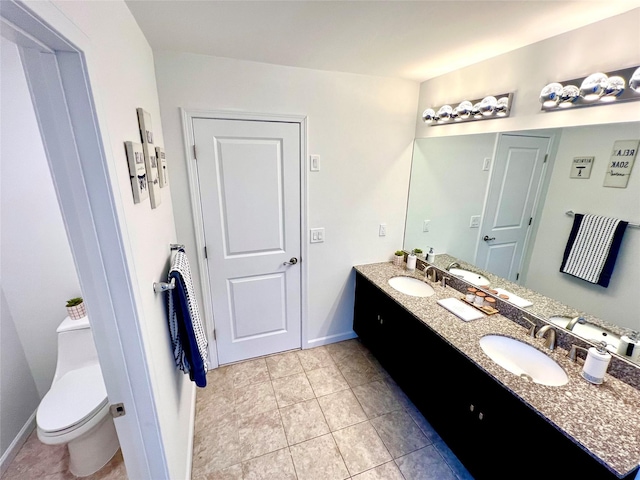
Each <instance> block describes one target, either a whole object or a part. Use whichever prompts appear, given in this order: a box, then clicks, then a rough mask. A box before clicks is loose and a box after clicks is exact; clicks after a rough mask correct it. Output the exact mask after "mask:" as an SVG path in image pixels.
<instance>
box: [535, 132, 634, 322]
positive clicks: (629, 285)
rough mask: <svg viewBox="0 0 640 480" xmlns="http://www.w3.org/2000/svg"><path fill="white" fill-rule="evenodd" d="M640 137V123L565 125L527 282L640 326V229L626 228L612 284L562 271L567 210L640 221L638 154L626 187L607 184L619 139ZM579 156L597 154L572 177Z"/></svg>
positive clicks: (608, 317)
mask: <svg viewBox="0 0 640 480" xmlns="http://www.w3.org/2000/svg"><path fill="white" fill-rule="evenodd" d="M629 139H635V140H640V123H638V122H635V123H626V124H612V125H602V126H589V127H580V128H566V129H564V130H563V133H562V138H561V140H560V145H559V148H558V153H557V155H556V163H555V167H554V169H553V173H552V176H551V182H550V184H549V191H548V193H547V197H546V203H545V207H544V210H543V212H542V217H541V221H540V226H539V229H538V235H537V237H536V242H535V248H534V251H533V254H532V257H531V263H530V266H529V273H528V277H527V287H529V288H532V289H533V290H536V291H539V292H540V293H542V294H544V295H548V296H550V297H553V298H555V299H557V300H559V301H561V302H563V303H565V304H567V305H571V306H573V307H576V308H578V309H580V310H583V311H586V312H589V313H590V314H593V315H595V316H597V317H599V318H602V319H604V320H607V321H610V322H611V323H614V324H616V325H619V326H622V327H627V328H632V329H635V330H638V331H640V315H639V314H638V312H640V297H639V296H638V279H640V261H639V259H640V230H638V229H637V228H627V231H626V232H625V235H624V238H623V242H622V245H621V248H620V254H619V255H618V260H617V262H616V266H615V269H614V271H613V276H612V279H611V283H610V284H609V287H608V288H603V287H601V286H598V285H592V284H590V283H588V282H585V281H583V280H579V279H576V278H574V277H572V276H570V275H566V274H563V273H560V272H559V269H560V264H561V263H562V255H563V253H564V249H565V246H566V241H567V239H568V237H569V232H570V231H571V226H572V224H573V219H572V218H570V217H568V216H566V215H565V214H564V212H566V211H567V210H573V211H575V212H577V213H592V214H597V215H606V216H610V217H616V218H620V219H621V220H626V221H629V222H633V223H639V222H640V171H639V170H640V169H639V168H638V165H637V164H638V162H639V160H638V158H636V165H635V167H634V170H633V171H632V173H631V177H630V178H629V184H628V186H627V188H610V187H604V186H603V181H604V176H605V172H606V171H607V167H608V165H609V156H610V155H611V150H612V148H613V143H614V142H615V141H616V140H629ZM577 156H595V157H596V158H595V161H594V165H593V167H592V171H591V177H590V178H589V179H582V180H577V179H571V178H569V171H570V167H571V162H572V160H573V158H574V157H577Z"/></svg>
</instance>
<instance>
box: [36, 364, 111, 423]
mask: <svg viewBox="0 0 640 480" xmlns="http://www.w3.org/2000/svg"><path fill="white" fill-rule="evenodd" d="M106 403H107V390H106V388H105V386H104V381H103V380H102V371H101V370H100V365H90V366H87V367H82V368H78V369H76V370H71V371H69V372H67V373H65V374H64V375H63V376H62V377H61V378H60V379H59V380H57V381H55V382H54V383H53V385H51V389H50V390H49V391H48V392H47V394H46V395H45V396H44V398H43V399H42V401H41V402H40V406H39V407H38V413H37V414H36V422H37V424H38V427H40V429H42V430H43V431H45V432H57V431H60V430H64V429H67V428H69V427H72V426H74V425H77V424H79V423H84V420H85V419H89V418H91V417H92V416H93V415H95V414H96V412H97V411H98V410H100V408H102V407H103V406H104V405H105V404H106Z"/></svg>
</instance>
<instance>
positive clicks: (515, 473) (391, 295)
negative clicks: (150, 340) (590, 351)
mask: <svg viewBox="0 0 640 480" xmlns="http://www.w3.org/2000/svg"><path fill="white" fill-rule="evenodd" d="M355 270H356V297H355V312H354V330H355V332H356V333H357V334H358V336H359V337H360V339H361V340H362V342H363V343H364V344H365V345H366V346H367V347H368V348H369V349H370V350H371V352H372V353H373V354H374V355H375V356H376V358H377V359H378V360H379V361H380V363H381V364H382V365H383V367H384V368H385V369H386V370H387V371H388V372H389V374H390V375H391V376H392V377H393V379H394V380H395V381H396V382H397V383H398V384H399V385H400V386H401V387H402V389H403V390H404V392H405V393H406V394H407V395H408V396H409V398H410V399H411V400H412V401H413V402H414V403H415V405H416V406H417V407H418V408H419V409H420V411H421V412H422V413H423V414H424V416H425V417H426V418H427V420H428V421H429V422H430V423H431V424H432V425H433V427H434V428H435V429H436V431H437V432H438V433H439V434H440V436H441V437H442V438H443V439H444V441H445V442H446V443H447V445H449V446H450V448H451V449H452V450H453V452H454V453H455V454H456V456H457V457H458V458H459V459H460V460H461V461H462V463H463V464H464V465H465V466H466V467H467V469H468V470H469V471H470V472H471V474H472V475H473V476H474V477H475V478H477V479H484V478H490V479H500V478H505V479H506V478H508V479H513V478H548V479H556V478H557V479H567V478H585V479H586V478H588V479H616V478H624V479H633V478H635V476H636V474H637V472H638V462H640V391H638V390H637V389H635V388H633V387H632V386H630V385H628V384H627V383H625V382H623V381H621V380H619V379H617V378H614V377H613V376H610V375H608V374H607V376H606V380H605V383H604V384H602V385H592V384H589V383H588V382H586V381H585V380H584V379H582V377H581V376H580V371H581V368H582V363H581V361H580V362H579V363H574V362H571V361H570V360H569V358H568V356H567V351H566V350H563V349H561V348H556V349H555V350H554V351H549V350H544V352H545V353H546V354H547V355H548V356H549V357H551V358H552V359H553V360H555V361H556V362H557V363H558V364H559V365H560V366H561V367H562V368H563V369H564V370H565V372H566V373H567V375H568V377H569V381H568V383H567V384H566V385H562V386H546V385H540V384H537V383H533V382H531V381H528V380H527V379H524V378H520V377H519V376H516V375H514V374H512V373H510V372H508V371H507V370H505V369H503V368H502V367H500V366H499V365H497V364H496V363H494V362H493V361H492V360H491V359H490V358H489V357H488V356H487V355H486V354H485V353H484V352H483V351H482V349H481V347H480V343H479V341H480V339H481V338H482V337H483V336H485V335H489V334H500V335H505V336H508V337H511V338H514V339H517V340H520V341H522V342H527V343H529V344H532V345H534V346H535V347H536V348H538V349H539V350H542V349H543V346H542V345H543V340H542V339H534V338H531V337H529V336H528V335H527V330H526V328H523V327H522V326H520V325H518V324H517V323H516V322H514V321H512V320H510V319H509V318H506V317H504V316H502V315H500V314H495V315H490V316H485V317H483V318H481V319H478V320H472V321H469V322H465V321H463V320H461V319H460V318H458V317H457V316H455V315H453V314H452V313H450V312H449V311H448V310H446V309H444V308H442V307H441V306H440V305H438V304H437V301H438V300H439V299H444V298H450V297H455V298H461V297H462V294H461V293H460V292H459V291H457V290H455V289H454V288H450V287H446V288H444V287H442V286H441V285H440V284H431V285H432V287H433V289H434V291H435V292H434V294H433V295H432V296H430V297H424V298H422V297H414V296H409V295H405V294H403V293H400V292H399V291H397V290H395V289H394V288H392V287H391V286H390V285H389V283H388V280H389V279H390V278H392V277H394V276H403V275H404V276H414V277H415V278H419V279H420V280H422V279H423V278H424V275H423V274H422V273H421V272H418V271H417V270H416V272H412V273H409V272H406V271H405V270H404V269H403V268H402V267H398V266H394V265H393V264H392V263H379V264H371V265H360V266H356V267H355ZM439 273H440V274H442V273H443V272H442V270H440V271H439Z"/></svg>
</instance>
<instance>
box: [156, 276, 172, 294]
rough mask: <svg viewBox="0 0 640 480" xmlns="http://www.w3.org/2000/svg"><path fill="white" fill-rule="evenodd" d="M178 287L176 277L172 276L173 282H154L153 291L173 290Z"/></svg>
mask: <svg viewBox="0 0 640 480" xmlns="http://www.w3.org/2000/svg"><path fill="white" fill-rule="evenodd" d="M174 288H176V279H175V278H172V279H171V283H167V282H153V291H154V292H155V293H160V292H166V291H167V290H173V289H174Z"/></svg>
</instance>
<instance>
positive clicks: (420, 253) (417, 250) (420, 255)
mask: <svg viewBox="0 0 640 480" xmlns="http://www.w3.org/2000/svg"><path fill="white" fill-rule="evenodd" d="M413 254H414V255H415V256H416V257H418V258H419V259H420V260H424V252H423V251H422V249H420V248H414V249H413Z"/></svg>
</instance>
